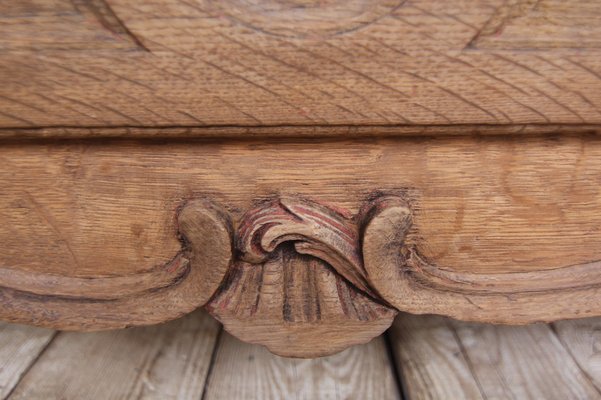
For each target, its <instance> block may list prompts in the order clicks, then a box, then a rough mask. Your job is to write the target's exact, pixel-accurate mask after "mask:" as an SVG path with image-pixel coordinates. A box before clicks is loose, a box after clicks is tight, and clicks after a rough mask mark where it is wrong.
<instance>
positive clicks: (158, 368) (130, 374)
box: [9, 312, 221, 400]
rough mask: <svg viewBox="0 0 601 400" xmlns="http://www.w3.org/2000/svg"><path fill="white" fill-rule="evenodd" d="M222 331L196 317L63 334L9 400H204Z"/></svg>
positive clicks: (207, 319) (204, 318)
mask: <svg viewBox="0 0 601 400" xmlns="http://www.w3.org/2000/svg"><path fill="white" fill-rule="evenodd" d="M220 329H221V328H220V326H219V324H218V323H217V322H215V321H214V320H213V319H212V318H210V317H209V316H208V315H207V314H205V313H204V312H195V313H193V314H190V315H188V316H186V317H184V318H182V319H179V320H175V321H172V322H169V323H166V324H163V325H157V326H153V327H144V328H132V329H127V330H119V331H106V332H97V333H76V332H62V333H60V334H59V335H58V336H57V337H56V339H55V340H54V341H53V342H52V343H51V345H50V346H49V347H48V349H47V350H46V351H45V352H44V353H43V354H42V356H41V357H40V358H39V359H38V360H37V362H36V363H35V365H33V367H32V368H31V369H30V370H29V372H28V373H27V374H26V375H25V376H24V377H23V379H22V380H21V382H20V383H19V384H18V385H17V387H16V388H15V390H14V391H13V393H12V395H11V396H10V397H9V399H10V400H15V399H65V400H68V399H147V400H150V399H157V400H158V399H161V400H167V399H200V397H201V395H202V392H203V389H204V383H205V378H206V375H207V372H208V370H209V366H210V363H211V359H212V354H213V349H214V347H215V344H216V338H217V336H218V333H219V331H220Z"/></svg>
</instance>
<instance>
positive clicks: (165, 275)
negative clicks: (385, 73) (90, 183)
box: [0, 200, 232, 330]
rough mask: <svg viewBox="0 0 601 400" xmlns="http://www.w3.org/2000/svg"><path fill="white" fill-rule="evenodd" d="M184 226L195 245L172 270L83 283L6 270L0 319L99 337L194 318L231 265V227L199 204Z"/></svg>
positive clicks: (0, 274)
mask: <svg viewBox="0 0 601 400" xmlns="http://www.w3.org/2000/svg"><path fill="white" fill-rule="evenodd" d="M178 222H179V228H180V232H181V233H182V234H184V235H186V237H187V238H188V239H189V240H190V242H189V243H186V244H185V246H184V248H185V249H184V250H183V251H182V252H181V253H179V254H177V255H176V256H175V257H174V258H173V260H172V261H171V262H169V263H168V264H167V265H161V266H158V267H155V268H153V269H152V270H150V271H148V272H144V273H138V274H132V275H125V276H109V277H95V278H76V277H68V276H63V275H53V274H41V273H35V274H32V273H29V272H27V271H23V270H16V269H10V268H1V269H0V288H1V290H0V302H1V304H2V307H0V318H1V319H3V320H5V321H12V322H24V323H33V324H35V325H38V326H47V327H52V328H55V329H74V330H98V329H113V328H124V327H127V326H131V325H149V324H155V323H160V322H164V321H166V320H169V319H173V318H177V317H179V316H182V315H185V314H187V313H189V312H191V311H193V310H194V309H196V308H198V307H199V306H202V305H203V304H205V303H206V302H207V301H208V300H209V298H210V297H211V296H212V295H213V293H215V291H216V290H217V288H218V286H219V284H220V283H221V281H222V280H223V277H224V276H225V273H226V271H227V269H228V268H229V265H230V264H231V258H232V227H231V221H230V220H229V217H228V216H227V215H226V214H225V213H224V212H222V211H221V210H220V209H219V208H218V207H217V206H215V205H214V204H212V203H210V202H207V201H203V200H196V201H193V202H190V203H189V204H188V205H187V206H186V207H185V209H184V210H182V212H181V213H180V214H179V221H178ZM197 255H201V256H200V257H197ZM101 256H102V255H99V257H101Z"/></svg>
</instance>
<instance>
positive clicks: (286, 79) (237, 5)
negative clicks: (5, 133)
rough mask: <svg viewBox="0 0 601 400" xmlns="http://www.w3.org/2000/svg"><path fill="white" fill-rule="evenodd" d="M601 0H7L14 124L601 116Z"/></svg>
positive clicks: (6, 105)
mask: <svg viewBox="0 0 601 400" xmlns="http://www.w3.org/2000/svg"><path fill="white" fill-rule="evenodd" d="M600 7H601V5H600V4H599V2H597V1H595V0H577V1H570V2H564V1H560V0H542V1H533V0H511V1H509V2H507V1H504V0H480V1H469V0H461V1H453V2H444V1H439V0H421V1H410V0H375V1H360V0H356V1H351V2H349V1H342V0H337V1H328V2H321V1H312V2H307V1H300V0H299V1H290V2H285V3H281V2H277V1H267V2H266V1H240V0H228V1H218V2H216V1H208V0H197V1H189V0H186V1H184V0H154V1H146V0H133V1H132V0H87V1H68V0H52V1H49V0H35V1H28V2H14V1H13V2H4V4H3V5H2V6H1V9H0V16H1V19H0V50H2V52H1V53H0V71H1V72H0V110H1V112H0V126H2V127H21V128H26V127H38V126H43V127H70V126H71V127H77V126H89V127H104V126H131V127H144V126H146V127H156V126H171V127H173V126H176V127H177V126H181V125H183V126H206V125H209V126H213V125H244V126H257V125H316V124H317V125H332V124H334V125H348V126H354V125H407V124H409V125H413V124H416V125H439V124H476V125H481V124H498V125H506V124H523V123H526V124H541V123H543V124H544V123H560V124H583V123H592V124H599V123H601V90H600V89H601V80H600V75H601V57H599V47H600V43H601V30H600V29H599V26H600V24H599V20H600V19H599V14H600V13H599V11H600ZM53 132H54V133H61V132H63V131H62V130H61V129H59V130H56V131H47V130H42V131H39V132H36V133H35V134H36V135H37V134H40V135H49V134H52V133H53ZM102 132H105V131H101V132H100V133H102ZM119 132H121V134H123V135H124V136H127V134H128V131H127V130H121V131H119ZM194 132H195V134H198V135H204V134H205V132H206V131H205V130H196V131H194ZM96 133H98V131H96ZM113 133H114V132H113ZM82 134H83V135H93V134H94V131H82ZM164 134H166V135H171V134H172V133H171V132H169V131H165V132H164ZM241 135H244V131H242V132H241Z"/></svg>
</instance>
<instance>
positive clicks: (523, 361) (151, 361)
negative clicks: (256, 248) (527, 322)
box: [0, 311, 601, 400]
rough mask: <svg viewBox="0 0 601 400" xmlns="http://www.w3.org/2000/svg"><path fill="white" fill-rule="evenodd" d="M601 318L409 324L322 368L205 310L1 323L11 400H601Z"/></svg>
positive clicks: (0, 387) (0, 369)
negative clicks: (146, 323)
mask: <svg viewBox="0 0 601 400" xmlns="http://www.w3.org/2000/svg"><path fill="white" fill-rule="evenodd" d="M600 389H601V319H588V320H578V321H566V322H558V323H555V324H551V325H543V324H539V325H532V326H525V327H507V326H491V325H482V324H470V323H462V322H456V321H451V320H449V319H445V318H440V317H433V316H411V315H402V316H400V317H398V318H397V321H396V322H395V325H394V326H393V328H392V329H391V330H390V331H389V332H388V333H387V335H386V336H384V337H380V338H377V339H375V340H373V341H372V342H371V343H369V344H367V345H363V346H357V347H354V348H352V349H349V350H347V351H345V352H343V353H341V354H338V355H335V356H331V357H324V358H320V359H315V360H294V359H285V358H281V357H277V356H274V355H272V354H270V353H269V352H267V351H266V350H265V349H264V348H262V347H260V346H253V345H248V344H244V343H242V342H240V341H238V340H237V339H235V338H233V337H232V336H230V335H228V334H227V333H226V332H223V331H222V329H221V327H220V326H219V324H218V323H216V322H215V321H214V320H213V319H211V318H210V317H208V316H207V315H206V314H205V313H204V312H202V311H198V312H195V313H193V314H191V315H189V316H187V317H185V318H182V319H180V320H176V321H172V322H169V323H166V324H163V325H160V326H154V327H147V328H133V329H129V330H123V331H110V332H98V333H73V332H54V331H51V330H46V329H40V328H33V327H26V326H19V325H11V324H0V398H8V399H228V400H229V399H315V398H320V399H400V398H403V397H404V398H408V399H464V398H465V399H493V398H494V399H504V398H508V399H511V398H513V399H527V398H531V399H543V398H544V399H561V400H564V399H596V398H601V395H600Z"/></svg>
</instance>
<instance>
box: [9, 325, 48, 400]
mask: <svg viewBox="0 0 601 400" xmlns="http://www.w3.org/2000/svg"><path fill="white" fill-rule="evenodd" d="M55 335H56V332H54V331H51V330H49V329H43V328H34V327H31V326H25V325H14V324H8V323H0V399H4V398H6V397H7V396H8V395H9V394H10V393H11V392H12V391H13V389H14V388H15V386H16V385H17V383H18V382H19V380H20V379H21V377H22V376H23V375H24V374H25V373H26V372H27V370H29V368H31V366H32V365H33V364H34V363H35V361H36V360H37V359H38V357H39V356H40V354H41V353H42V352H43V351H44V349H46V347H47V346H48V344H49V343H50V342H51V341H52V339H53V338H54V337H55Z"/></svg>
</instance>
